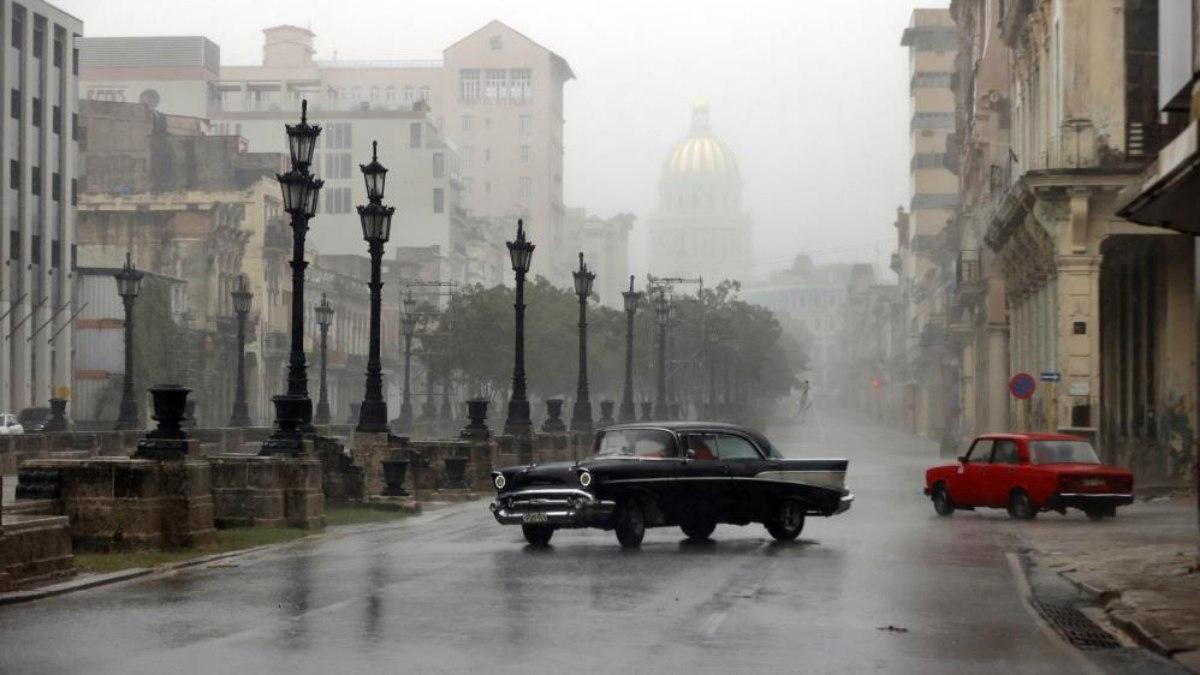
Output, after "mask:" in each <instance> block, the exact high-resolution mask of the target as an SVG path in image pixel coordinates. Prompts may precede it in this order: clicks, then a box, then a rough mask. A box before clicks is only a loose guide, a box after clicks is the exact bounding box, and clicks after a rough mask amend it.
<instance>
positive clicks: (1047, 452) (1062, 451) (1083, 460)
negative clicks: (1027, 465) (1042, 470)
mask: <svg viewBox="0 0 1200 675" xmlns="http://www.w3.org/2000/svg"><path fill="white" fill-rule="evenodd" d="M1029 456H1030V459H1031V460H1032V461H1033V463H1034V464H1099V463H1100V458H1099V457H1097V456H1096V451H1095V450H1093V449H1092V444H1091V443H1088V442H1087V441H1033V442H1032V443H1030V444H1029Z"/></svg>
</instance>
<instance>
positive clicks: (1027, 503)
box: [1008, 490, 1038, 520]
mask: <svg viewBox="0 0 1200 675" xmlns="http://www.w3.org/2000/svg"><path fill="white" fill-rule="evenodd" d="M1037 513H1038V512H1037V507H1036V506H1034V505H1033V500H1031V499H1030V498H1029V494H1028V493H1027V492H1025V491H1024V490H1013V492H1012V494H1011V495H1009V497H1008V515H1009V516H1012V517H1013V518H1016V519H1017V520H1033V519H1034V518H1037Z"/></svg>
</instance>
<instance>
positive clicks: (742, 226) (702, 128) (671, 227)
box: [647, 101, 752, 285]
mask: <svg viewBox="0 0 1200 675" xmlns="http://www.w3.org/2000/svg"><path fill="white" fill-rule="evenodd" d="M658 195H659V202H658V212H657V213H655V214H654V215H653V216H652V217H651V218H650V220H649V229H650V255H651V258H650V260H649V261H648V264H647V267H648V268H649V270H650V273H651V274H654V275H656V276H696V275H700V276H702V277H704V280H705V283H706V284H708V285H715V284H716V283H717V282H718V281H720V280H722V279H727V278H730V279H732V278H742V277H744V276H745V274H746V273H747V272H748V271H749V270H750V255H751V245H752V243H751V222H750V216H749V214H747V213H745V212H744V211H742V178H741V173H740V172H739V171H738V164H737V159H736V158H735V157H734V155H733V151H732V150H730V149H729V146H728V145H726V144H725V143H724V141H722V140H721V139H719V138H717V137H716V136H714V135H713V134H712V128H711V127H710V125H709V121H708V104H707V103H705V102H703V101H699V102H697V103H696V104H695V106H694V107H693V109H692V128H691V131H690V132H689V133H688V135H687V137H686V138H684V139H683V140H681V141H679V142H678V143H676V144H675V147H674V148H672V149H671V151H670V152H669V153H667V158H666V161H665V162H664V163H663V170H662V177H661V178H660V179H659V183H658Z"/></svg>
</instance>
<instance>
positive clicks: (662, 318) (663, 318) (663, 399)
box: [654, 290, 671, 420]
mask: <svg viewBox="0 0 1200 675" xmlns="http://www.w3.org/2000/svg"><path fill="white" fill-rule="evenodd" d="M654 318H655V319H656V320H657V322H658V387H657V389H656V391H655V395H654V416H655V417H656V418H658V419H659V420H665V419H667V417H668V416H669V413H668V410H667V325H668V324H670V322H671V299H670V298H668V297H667V292H666V291H665V290H662V291H659V294H658V298H657V299H656V303H655V307H654Z"/></svg>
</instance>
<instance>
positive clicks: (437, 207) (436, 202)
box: [433, 188, 446, 213]
mask: <svg viewBox="0 0 1200 675" xmlns="http://www.w3.org/2000/svg"><path fill="white" fill-rule="evenodd" d="M433 212H434V213H445V212H446V191H445V190H443V189H442V188H433Z"/></svg>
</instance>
